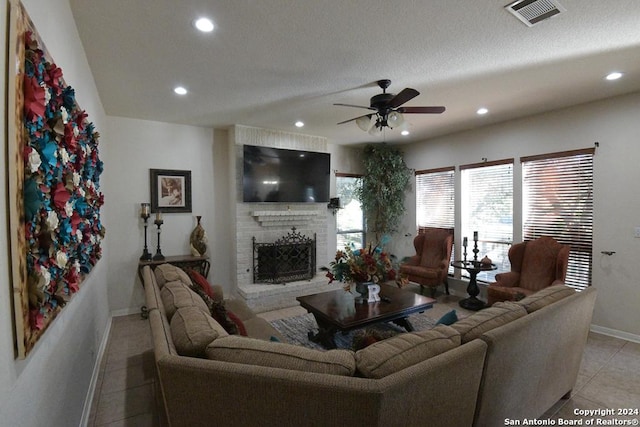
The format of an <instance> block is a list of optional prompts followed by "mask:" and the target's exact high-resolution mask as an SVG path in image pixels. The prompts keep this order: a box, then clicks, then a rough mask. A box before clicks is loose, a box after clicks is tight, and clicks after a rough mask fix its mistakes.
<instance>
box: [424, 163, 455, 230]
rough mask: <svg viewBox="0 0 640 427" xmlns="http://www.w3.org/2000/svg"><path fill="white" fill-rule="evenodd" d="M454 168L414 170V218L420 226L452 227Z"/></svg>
mask: <svg viewBox="0 0 640 427" xmlns="http://www.w3.org/2000/svg"><path fill="white" fill-rule="evenodd" d="M454 172H455V170H454V168H453V167H450V168H442V169H432V170H427V171H416V220H417V223H418V230H420V229H421V228H422V227H442V228H453V227H454V222H455V197H454V191H455V176H454Z"/></svg>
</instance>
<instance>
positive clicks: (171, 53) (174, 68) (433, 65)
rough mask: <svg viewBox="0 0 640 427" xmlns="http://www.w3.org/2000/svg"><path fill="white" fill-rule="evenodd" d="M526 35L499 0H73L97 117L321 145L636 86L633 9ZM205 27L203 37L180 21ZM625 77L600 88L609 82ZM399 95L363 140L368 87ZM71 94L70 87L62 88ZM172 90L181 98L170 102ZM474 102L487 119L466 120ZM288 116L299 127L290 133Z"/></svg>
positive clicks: (638, 34) (585, 0)
mask: <svg viewBox="0 0 640 427" xmlns="http://www.w3.org/2000/svg"><path fill="white" fill-rule="evenodd" d="M559 1H560V3H561V4H562V5H563V6H564V7H565V8H566V9H567V11H566V12H565V13H563V14H561V15H558V16H556V17H554V18H552V19H550V20H547V21H544V22H541V23H539V24H537V25H535V26H534V27H531V28H529V27H527V26H525V25H524V24H523V23H522V22H520V21H518V20H517V19H516V18H515V17H513V16H512V15H510V14H509V13H508V12H507V11H506V10H505V9H504V6H506V5H507V4H508V3H509V0H500V1H498V0H456V1H444V0H439V1H437V0H431V1H427V0H423V1H415V0H414V1H410V0H396V1H372V0H348V1H338V0H313V1H302V0H220V1H213V0H180V1H176V0H109V1H104V0H70V3H71V7H72V11H73V14H74V18H75V20H76V23H77V27H78V31H79V34H80V38H81V40H82V43H83V45H84V49H85V51H86V54H87V57H88V59H89V64H90V66H91V69H92V71H93V75H94V77H95V80H96V85H97V87H98V91H99V92H100V97H101V99H102V102H103V104H104V108H105V110H106V112H107V114H109V115H113V116H122V117H131V118H139V119H146V120H157V121H163V122H170V123H182V124H189V125H199V126H208V127H215V128H226V127H228V126H230V125H233V124H243V125H249V126H257V127H264V128H270V129H278V130H284V131H292V132H301V133H306V134H310V135H318V136H324V137H327V138H328V139H329V141H330V142H333V143H337V144H355V143H363V142H371V141H381V140H383V138H384V139H385V140H386V141H388V142H407V141H417V140H424V139H427V138H430V137H433V136H437V135H443V134H446V133H450V132H454V131H458V130H463V129H470V128H474V127H477V126H482V125H486V124H489V123H495V122H499V121H503V120H508V119H512V118H516V117H522V116H526V115H530V114H535V113H539V112H543V111H548V110H553V109H557V108H561V107H566V106H570V105H575V104H579V103H584V102H589V101H592V100H596V99H602V98H606V97H610V96H615V95H620V94H623V93H629V92H634V91H638V90H640V1H638V0H609V1H601V0H559ZM199 16H208V17H210V18H211V19H212V20H213V21H214V22H215V24H216V29H215V30H214V31H213V32H212V33H209V34H202V33H199V32H197V31H196V30H195V29H194V28H193V26H192V25H191V23H192V21H193V20H194V19H195V18H196V17H199ZM613 70H618V71H622V72H624V73H625V76H624V78H623V79H621V80H618V81H615V82H609V81H605V80H603V77H604V75H606V74H607V73H608V72H610V71H613ZM383 78H388V79H391V80H392V83H391V87H390V88H389V92H392V93H398V92H399V91H400V90H402V89H403V88H405V87H412V88H415V89H417V90H419V91H420V92H421V94H420V95H419V96H418V97H416V98H414V99H413V100H411V101H409V102H408V103H407V104H405V105H407V106H411V105H444V106H446V107H447V110H446V112H445V113H443V114H441V115H407V116H406V119H407V121H408V122H409V130H410V131H411V135H410V136H408V137H403V136H401V135H400V133H399V131H398V130H397V129H395V130H392V131H387V132H385V134H384V135H383V136H370V135H368V134H367V133H365V132H363V131H361V130H360V129H359V128H358V127H357V126H356V125H355V124H354V123H348V124H343V125H340V126H338V125H336V123H338V122H340V121H343V120H347V119H350V118H353V117H356V116H359V115H361V114H366V113H367V110H364V109H363V110H360V109H355V108H348V107H340V106H334V105H333V104H334V103H348V104H358V105H368V103H369V98H370V97H371V96H373V95H376V94H377V93H379V92H381V91H380V89H379V88H378V87H377V85H376V84H375V81H376V80H379V79H383ZM70 83H71V84H73V82H70ZM176 85H183V86H185V87H186V88H188V89H189V94H188V95H186V96H183V97H179V96H176V95H175V94H174V93H173V91H172V88H173V87H174V86H176ZM480 106H486V107H487V108H489V110H490V113H489V114H488V115H485V116H477V115H476V114H475V111H476V109H477V108H478V107H480ZM296 120H302V121H304V122H305V124H306V125H305V127H304V128H302V129H298V128H295V127H294V125H293V123H294V122H295V121H296Z"/></svg>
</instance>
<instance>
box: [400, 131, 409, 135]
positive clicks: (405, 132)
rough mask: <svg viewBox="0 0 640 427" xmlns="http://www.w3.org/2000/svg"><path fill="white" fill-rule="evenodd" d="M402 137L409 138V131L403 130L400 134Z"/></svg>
mask: <svg viewBox="0 0 640 427" xmlns="http://www.w3.org/2000/svg"><path fill="white" fill-rule="evenodd" d="M400 135H402V136H407V135H409V131H408V130H403V131H402V132H400Z"/></svg>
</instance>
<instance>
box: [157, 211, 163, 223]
mask: <svg viewBox="0 0 640 427" xmlns="http://www.w3.org/2000/svg"><path fill="white" fill-rule="evenodd" d="M156 221H162V212H160V211H158V212H156Z"/></svg>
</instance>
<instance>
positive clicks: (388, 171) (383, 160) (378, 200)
mask: <svg viewBox="0 0 640 427" xmlns="http://www.w3.org/2000/svg"><path fill="white" fill-rule="evenodd" d="M363 163H364V170H365V173H364V176H363V179H362V185H361V186H360V187H359V188H358V189H357V190H356V196H357V197H358V199H359V200H360V202H361V203H362V209H363V211H364V212H365V217H366V219H367V232H369V233H373V235H374V236H375V240H376V242H380V241H381V237H382V236H384V235H390V234H393V233H394V232H396V231H397V230H398V226H399V225H400V219H401V218H402V215H403V214H404V212H405V207H404V197H405V192H406V191H407V190H408V189H409V188H410V182H409V180H410V178H411V169H409V168H408V167H407V165H406V164H405V162H404V157H403V153H402V151H400V150H398V149H397V148H394V147H392V146H390V145H388V144H386V143H382V144H376V145H367V146H366V147H365V148H364V156H363Z"/></svg>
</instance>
